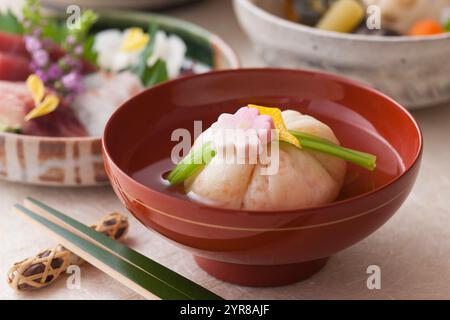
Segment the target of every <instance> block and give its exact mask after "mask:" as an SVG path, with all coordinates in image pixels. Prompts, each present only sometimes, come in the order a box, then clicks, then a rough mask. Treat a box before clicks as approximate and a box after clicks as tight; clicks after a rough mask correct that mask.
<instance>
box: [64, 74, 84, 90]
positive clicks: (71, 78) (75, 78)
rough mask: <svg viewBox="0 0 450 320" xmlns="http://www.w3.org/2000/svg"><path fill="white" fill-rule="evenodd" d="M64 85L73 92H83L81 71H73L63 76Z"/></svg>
mask: <svg viewBox="0 0 450 320" xmlns="http://www.w3.org/2000/svg"><path fill="white" fill-rule="evenodd" d="M61 82H62V84H63V86H64V87H65V88H66V89H68V90H70V91H73V92H81V91H82V90H83V88H84V86H83V83H82V79H81V76H80V74H79V73H77V72H71V73H69V74H66V75H65V76H63V77H62V78H61Z"/></svg>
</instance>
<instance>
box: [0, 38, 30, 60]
mask: <svg viewBox="0 0 450 320" xmlns="http://www.w3.org/2000/svg"><path fill="white" fill-rule="evenodd" d="M0 52H4V53H9V54H14V55H21V56H24V57H28V51H27V49H26V47H25V41H24V40H23V37H22V36H21V35H16V34H11V33H6V32H0Z"/></svg>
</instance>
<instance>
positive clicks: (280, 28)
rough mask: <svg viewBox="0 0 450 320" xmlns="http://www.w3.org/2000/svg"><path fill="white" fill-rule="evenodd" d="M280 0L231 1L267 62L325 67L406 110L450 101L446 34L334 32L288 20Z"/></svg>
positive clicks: (449, 47) (449, 37)
mask: <svg viewBox="0 0 450 320" xmlns="http://www.w3.org/2000/svg"><path fill="white" fill-rule="evenodd" d="M284 4H285V2H284V1H282V0H276V1H273V0H234V8H235V11H236V13H237V16H238V19H239V22H240V24H241V26H242V27H243V29H244V30H245V31H246V33H247V34H248V35H249V37H250V38H251V40H252V41H253V43H254V44H255V47H256V50H257V51H258V53H259V55H260V56H261V57H262V59H263V60H264V61H265V63H266V64H268V65H269V66H281V67H288V68H307V69H312V70H326V71H330V72H334V73H337V74H341V75H345V76H348V77H351V78H353V79H355V80H358V81H362V82H365V83H367V84H369V85H371V86H373V87H375V88H376V89H378V90H380V91H382V92H384V93H386V94H387V95H389V96H391V97H393V98H394V99H396V100H397V101H399V102H400V103H401V104H403V105H405V106H406V107H408V108H410V109H414V108H421V107H427V106H431V105H437V104H440V103H444V102H447V101H450V77H449V76H448V75H449V74H450V64H448V63H447V61H448V53H449V52H450V33H442V34H436V35H424V36H405V35H404V36H384V35H366V34H351V33H338V32H333V31H327V30H320V29H317V28H313V27H310V26H307V25H303V24H299V23H296V22H292V21H290V20H289V19H288V18H287V17H286V16H285V11H284V9H285V7H284V6H283V5H284Z"/></svg>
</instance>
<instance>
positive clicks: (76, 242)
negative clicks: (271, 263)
mask: <svg viewBox="0 0 450 320" xmlns="http://www.w3.org/2000/svg"><path fill="white" fill-rule="evenodd" d="M25 203H26V206H27V208H25V207H23V206H20V205H16V206H15V208H16V210H17V212H18V213H19V214H21V215H22V216H25V217H26V218H27V219H28V220H31V221H32V222H34V223H36V224H38V225H39V226H41V227H42V228H44V229H45V230H46V231H47V232H48V233H50V235H52V236H53V237H55V238H57V240H58V241H59V242H60V243H61V244H62V245H63V246H65V247H66V248H67V249H69V250H71V251H72V252H74V253H75V254H77V255H79V256H80V257H81V258H83V259H85V260H86V261H88V262H89V263H91V264H93V265H94V266H96V267H97V268H99V269H101V270H103V271H105V272H106V273H107V274H110V275H111V276H112V277H114V278H115V279H116V280H118V281H120V282H121V283H123V284H124V285H126V286H128V287H130V288H131V289H132V290H135V291H136V292H138V293H139V294H141V295H143V296H144V297H146V298H148V299H155V298H162V299H220V297H219V296H217V295H215V294H214V293H212V292H210V291H208V290H207V289H205V288H203V287H201V286H199V285H198V284H196V283H194V282H192V281H190V280H188V279H186V278H184V277H183V276H181V275H179V274H177V273H175V272H173V271H171V270H170V269H168V268H166V267H164V266H162V265H160V264H158V263H156V262H155V261H153V260H151V259H149V258H147V257H145V256H143V255H141V254H140V253H138V252H136V251H134V250H132V249H130V248H128V247H126V246H125V245H123V244H120V243H118V242H117V241H114V240H111V239H109V238H108V237H106V236H105V235H103V234H101V233H98V232H96V231H94V230H92V229H91V228H89V227H88V226H86V225H84V224H82V223H80V222H78V221H76V220H74V219H72V218H70V217H68V216H66V215H64V214H63V213H61V212H59V211H57V210H55V209H53V208H50V207H49V206H47V205H45V204H43V203H42V202H40V201H38V200H35V199H32V198H28V199H27V200H26V202H25ZM30 209H31V210H30Z"/></svg>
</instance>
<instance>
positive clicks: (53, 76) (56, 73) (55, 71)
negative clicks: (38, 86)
mask: <svg viewBox="0 0 450 320" xmlns="http://www.w3.org/2000/svg"><path fill="white" fill-rule="evenodd" d="M62 74H63V72H62V70H61V68H60V67H59V66H58V64H57V63H53V64H51V65H50V67H49V68H48V70H47V75H48V78H49V79H50V80H57V79H59V78H60V77H61V76H62Z"/></svg>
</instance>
